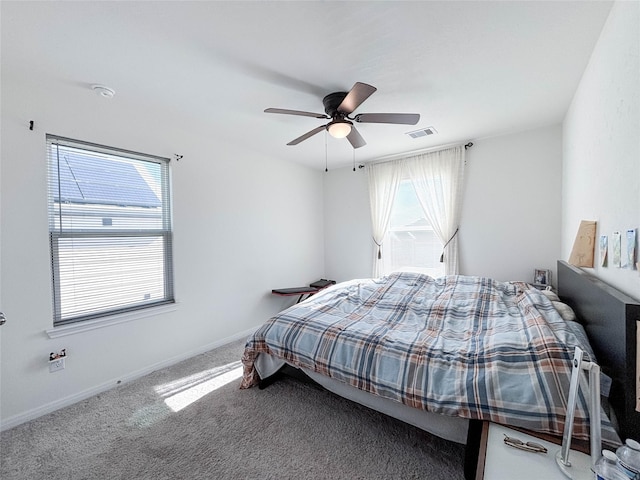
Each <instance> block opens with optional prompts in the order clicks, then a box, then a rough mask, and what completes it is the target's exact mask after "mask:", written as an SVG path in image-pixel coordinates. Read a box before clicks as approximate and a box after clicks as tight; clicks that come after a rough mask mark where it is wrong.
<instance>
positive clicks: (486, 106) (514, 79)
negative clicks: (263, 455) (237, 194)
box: [1, 1, 611, 168]
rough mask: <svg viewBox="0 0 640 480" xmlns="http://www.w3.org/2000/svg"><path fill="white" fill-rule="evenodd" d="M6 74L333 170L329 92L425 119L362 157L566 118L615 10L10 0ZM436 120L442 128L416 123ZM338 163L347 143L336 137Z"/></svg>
mask: <svg viewBox="0 0 640 480" xmlns="http://www.w3.org/2000/svg"><path fill="white" fill-rule="evenodd" d="M1 8H2V11H1V14H2V74H3V76H4V75H15V76H18V78H20V76H23V77H24V78H31V79H33V78H37V79H38V81H41V82H48V83H49V84H50V85H52V91H55V86H56V85H59V84H61V83H64V84H66V85H72V86H73V87H74V88H78V89H84V90H86V92H87V95H94V93H92V92H91V91H90V89H89V88H88V86H89V85H91V84H94V83H101V84H105V85H107V86H109V87H111V88H113V89H115V90H116V96H115V97H114V98H113V99H111V100H107V101H112V102H123V103H126V104H128V107H129V108H131V107H134V108H140V109H144V110H149V111H165V112H166V113H167V114H168V115H171V116H173V117H176V118H177V119H178V120H180V121H184V122H187V123H186V124H198V125H199V126H200V128H204V129H205V130H210V131H211V132H212V135H221V136H223V137H224V138H227V139H229V140H231V141H233V142H237V143H238V144H239V145H243V146H244V147H245V148H255V149H258V150H260V151H262V152H265V153H267V154H268V155H272V156H274V157H279V158H285V159H290V160H292V161H297V162H300V163H302V164H305V165H308V166H311V167H314V168H324V161H325V134H324V133H320V134H318V135H316V136H314V137H312V138H310V139H309V140H307V141H305V142H302V143H301V144H299V145H297V146H287V145H286V144H287V142H289V141H291V140H293V139H294V138H296V137H298V136H300V135H302V134H303V133H305V132H307V131H309V130H311V129H313V128H315V127H316V126H319V125H321V124H323V123H326V121H323V120H319V119H314V118H308V117H300V116H285V115H274V114H266V113H263V110H264V109H265V108H267V107H278V108H286V109H293V110H305V111H311V112H319V113H323V106H322V98H323V96H324V95H326V94H328V93H331V92H335V91H347V90H349V89H350V88H351V87H352V85H353V84H354V83H355V82H356V81H360V82H364V83H369V84H371V85H373V86H375V87H377V88H378V91H377V92H376V93H374V94H373V95H372V96H371V97H370V98H369V99H368V100H366V101H365V102H364V103H363V104H362V105H361V106H360V108H359V109H357V110H356V112H355V113H364V112H370V113H379V112H393V113H404V112H407V113H419V114H420V115H421V119H420V122H419V123H418V124H417V125H416V126H406V125H379V124H358V125H357V126H358V130H359V132H360V133H361V135H362V136H363V137H364V139H365V140H366V141H367V145H366V146H364V147H363V148H360V149H358V150H356V161H357V162H359V163H360V162H366V161H369V160H372V159H375V158H380V157H383V156H388V155H392V154H396V153H401V152H409V151H415V150H421V149H425V148H430V147H434V146H439V145H447V144H451V143H457V142H466V141H469V140H474V139H479V138H483V137H488V136H493V135H499V134H504V133H509V132H516V131H522V130H527V129H530V128H537V127H541V126H547V125H553V124H557V123H559V122H561V121H562V118H563V116H564V113H565V112H566V109H567V107H568V105H569V103H570V101H571V98H572V96H573V93H574V91H575V89H576V86H577V85H578V82H579V80H580V77H581V75H582V73H583V71H584V68H585V66H586V64H587V62H588V60H589V56H590V54H591V52H592V50H593V47H594V45H595V43H596V41H597V39H598V36H599V34H600V31H601V29H602V26H603V24H604V22H605V20H606V17H607V15H608V13H609V10H610V8H611V2H599V1H571V2H568V1H547V2H542V1H522V2H515V1H497V2H489V1H471V2H463V1H422V2H419V1H414V2H395V1H389V2H385V1H361V2H332V1H299V2H268V1H261V2H241V1H233V2H220V1H199V2H185V1H173V2H171V1H169V2H150V1H137V2H94V1H91V2H56V1H53V2H9V1H2V3H1ZM427 126H433V127H435V129H436V130H437V131H438V134H437V135H433V136H430V137H422V138H419V139H411V138H410V137H408V136H407V135H405V133H406V132H409V131H412V130H417V129H419V128H424V127H427ZM327 149H328V157H329V162H330V164H331V166H340V165H349V164H351V162H352V159H353V156H352V155H353V149H352V148H351V147H350V145H349V143H348V141H347V140H346V139H340V140H338V139H333V138H331V137H328V140H327Z"/></svg>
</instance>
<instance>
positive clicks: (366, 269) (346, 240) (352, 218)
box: [324, 167, 374, 282]
mask: <svg viewBox="0 0 640 480" xmlns="http://www.w3.org/2000/svg"><path fill="white" fill-rule="evenodd" d="M324 211H325V218H324V232H325V243H324V249H325V272H326V274H327V275H328V277H327V278H331V279H333V280H336V281H338V282H341V281H344V280H350V279H352V278H369V277H371V274H372V265H373V264H372V261H373V245H374V243H373V239H372V237H371V215H370V213H369V190H368V186H367V174H366V172H365V170H364V168H356V171H355V172H354V171H353V167H349V168H340V169H336V170H329V172H328V173H325V174H324Z"/></svg>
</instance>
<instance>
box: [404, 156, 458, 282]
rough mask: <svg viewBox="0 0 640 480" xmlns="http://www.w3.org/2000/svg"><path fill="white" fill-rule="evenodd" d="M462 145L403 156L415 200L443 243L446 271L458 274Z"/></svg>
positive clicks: (450, 273)
mask: <svg viewBox="0 0 640 480" xmlns="http://www.w3.org/2000/svg"><path fill="white" fill-rule="evenodd" d="M464 155H465V150H464V146H462V145H460V146H457V147H453V148H448V149H446V150H440V151H437V152H429V153H424V154H421V155H417V156H415V157H410V158H407V159H405V160H404V162H405V165H406V168H407V170H408V173H409V176H410V177H411V181H412V183H413V187H414V188H415V191H416V195H417V196H418V201H419V202H420V205H421V206H422V209H423V210H424V213H425V216H426V217H427V220H429V222H430V223H431V227H432V228H433V231H434V233H435V234H436V235H437V236H438V238H439V239H440V241H441V242H442V244H443V245H444V246H445V247H444V252H443V254H444V263H445V275H457V274H458V235H457V233H458V227H459V225H460V209H461V204H462V188H463V180H464Z"/></svg>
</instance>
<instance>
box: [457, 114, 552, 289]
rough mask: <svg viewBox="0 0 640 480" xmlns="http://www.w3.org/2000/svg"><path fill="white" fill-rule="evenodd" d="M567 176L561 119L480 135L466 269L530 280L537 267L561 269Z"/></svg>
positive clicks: (471, 155) (465, 216) (466, 216)
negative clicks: (501, 133)
mask: <svg viewBox="0 0 640 480" xmlns="http://www.w3.org/2000/svg"><path fill="white" fill-rule="evenodd" d="M561 174H562V131H561V128H560V126H559V125H558V126H555V127H548V128H542V129H537V130H532V131H528V132H522V133H517V134H513V135H505V136H500V137H493V138H489V139H484V140H477V141H474V145H473V147H472V148H471V149H469V150H467V167H466V170H465V196H464V203H463V208H462V219H461V224H462V225H461V227H460V272H461V273H463V274H465V275H484V276H489V277H493V278H496V279H498V280H524V281H529V282H531V281H533V271H534V269H536V268H543V269H549V270H552V272H553V273H555V270H556V260H557V259H558V258H559V255H560V219H561V211H560V201H561V186H562V180H561ZM554 279H555V275H553V274H552V282H553V283H555V280H554Z"/></svg>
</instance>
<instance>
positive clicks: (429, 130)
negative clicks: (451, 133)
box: [407, 127, 438, 138]
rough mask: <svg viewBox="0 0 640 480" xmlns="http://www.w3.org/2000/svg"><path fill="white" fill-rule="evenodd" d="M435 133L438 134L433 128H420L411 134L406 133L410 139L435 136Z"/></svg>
mask: <svg viewBox="0 0 640 480" xmlns="http://www.w3.org/2000/svg"><path fill="white" fill-rule="evenodd" d="M436 133H438V132H437V131H436V129H435V128H433V127H427V128H422V129H420V130H414V131H413V132H407V135H409V136H410V137H411V138H420V137H426V136H427V135H435V134H436Z"/></svg>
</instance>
